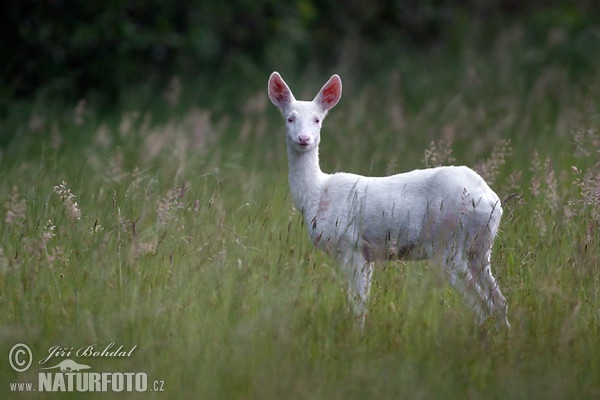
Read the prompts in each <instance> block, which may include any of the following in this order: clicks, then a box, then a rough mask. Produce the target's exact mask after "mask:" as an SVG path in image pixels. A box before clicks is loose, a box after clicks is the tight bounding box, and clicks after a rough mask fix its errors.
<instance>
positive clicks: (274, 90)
mask: <svg viewBox="0 0 600 400" xmlns="http://www.w3.org/2000/svg"><path fill="white" fill-rule="evenodd" d="M269 99H271V102H272V103H273V104H275V107H277V108H279V109H280V110H283V109H285V108H286V107H287V106H289V105H290V103H291V102H292V101H293V100H294V95H293V94H292V91H291V90H290V88H289V87H288V85H287V84H286V83H285V82H284V81H283V79H282V78H281V75H279V73H278V72H273V73H272V74H271V77H270V78H269Z"/></svg>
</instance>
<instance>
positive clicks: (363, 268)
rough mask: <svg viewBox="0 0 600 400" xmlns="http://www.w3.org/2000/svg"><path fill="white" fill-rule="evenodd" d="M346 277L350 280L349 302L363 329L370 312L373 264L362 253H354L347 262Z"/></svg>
mask: <svg viewBox="0 0 600 400" xmlns="http://www.w3.org/2000/svg"><path fill="white" fill-rule="evenodd" d="M344 266H345V268H346V271H345V272H346V277H347V279H348V301H349V303H350V305H351V306H352V311H353V312H354V317H355V318H356V322H357V324H358V325H359V327H360V328H361V329H362V328H363V327H364V324H365V317H366V315H367V312H368V302H369V293H370V291H371V279H372V277H373V263H372V262H369V261H367V260H365V258H364V257H363V256H362V254H360V253H353V254H352V255H351V256H350V257H348V258H347V259H346V260H345V265H344Z"/></svg>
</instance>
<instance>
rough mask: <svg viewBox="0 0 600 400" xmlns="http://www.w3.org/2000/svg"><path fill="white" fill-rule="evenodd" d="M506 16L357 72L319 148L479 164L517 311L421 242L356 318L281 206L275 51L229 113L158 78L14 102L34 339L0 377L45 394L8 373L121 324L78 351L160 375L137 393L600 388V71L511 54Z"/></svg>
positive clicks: (11, 256) (6, 222) (379, 279)
mask: <svg viewBox="0 0 600 400" xmlns="http://www.w3.org/2000/svg"><path fill="white" fill-rule="evenodd" d="M514 36H515V35H514V33H509V34H507V37H503V38H500V39H499V40H498V44H497V45H496V46H495V47H493V48H492V49H490V50H489V52H490V54H488V55H489V56H490V57H485V56H480V55H477V54H476V53H472V52H465V53H464V54H463V55H462V56H461V57H459V59H444V60H443V61H444V62H446V63H449V64H450V66H449V68H448V69H443V70H440V69H439V68H434V66H433V64H431V63H430V62H431V58H427V57H426V56H422V57H421V58H418V57H417V58H416V59H414V60H412V61H410V62H407V61H403V62H399V64H398V65H400V67H398V69H396V70H391V71H388V70H384V71H383V72H382V74H383V73H386V74H387V76H388V77H389V82H388V83H387V84H385V85H384V84H381V83H377V82H372V83H371V82H369V81H366V82H364V83H362V84H358V83H356V82H355V81H353V80H352V78H348V84H347V85H346V86H345V92H344V97H343V99H342V102H341V103H340V104H339V105H338V106H337V107H336V109H334V110H333V111H332V112H331V114H330V116H329V117H328V119H327V120H326V122H325V127H324V129H323V133H322V147H321V154H322V167H323V169H324V170H326V171H332V170H346V171H352V172H357V173H363V174H371V175H383V174H387V173H395V172H399V171H405V170H410V169H413V168H416V167H424V166H425V164H426V163H427V164H428V165H437V164H444V163H447V162H450V161H452V160H454V161H453V162H454V163H457V164H467V165H471V166H475V167H476V168H477V169H478V170H479V171H481V173H482V174H484V175H485V176H486V177H487V179H488V181H490V184H491V186H492V187H493V188H494V189H495V190H496V191H497V192H498V194H499V195H500V197H502V198H505V199H506V200H505V206H504V209H505V214H504V219H503V222H502V225H501V233H500V235H499V238H498V240H497V242H496V244H495V251H494V254H493V259H492V265H493V269H494V273H495V275H496V277H497V278H498V279H499V281H500V284H501V287H502V289H503V292H504V294H505V295H506V297H507V298H508V300H509V304H510V308H509V318H510V321H511V323H512V326H513V329H512V331H511V332H510V334H508V335H504V334H501V333H497V332H495V331H494V329H492V328H491V325H492V324H490V326H489V327H482V328H478V327H475V317H474V315H473V314H472V312H471V311H470V310H468V309H466V308H465V306H464V305H463V303H462V300H461V299H460V297H459V296H458V295H457V294H456V293H455V292H454V291H453V290H452V289H451V288H450V287H449V285H447V284H446V283H445V282H444V279H443V275H442V274H441V273H440V272H439V271H438V270H437V269H435V268H434V267H433V266H431V265H429V264H427V263H411V264H404V263H390V264H385V265H380V266H378V268H377V270H376V273H375V277H374V285H373V289H372V303H371V310H370V314H369V317H368V321H367V325H366V328H365V332H364V335H363V334H361V333H360V332H358V331H357V330H356V329H355V327H354V325H353V323H352V318H351V316H350V313H349V311H348V309H347V305H346V303H345V298H346V296H345V288H344V283H343V280H342V278H341V274H340V273H339V271H338V266H337V265H336V264H335V263H334V262H333V261H332V260H331V259H330V258H328V257H327V256H326V255H324V254H320V253H316V252H315V251H314V250H313V248H312V245H311V244H310V242H309V241H308V238H307V234H306V231H305V227H304V226H303V222H302V219H301V217H300V215H299V213H298V212H297V211H296V210H294V209H293V208H292V206H291V199H290V198H289V195H288V188H287V180H286V178H287V159H286V154H285V144H284V136H283V132H284V125H283V122H282V121H281V120H280V119H279V117H278V115H277V111H276V110H275V108H274V107H271V105H270V104H269V103H268V100H267V97H266V90H265V88H264V86H266V79H267V77H268V73H269V72H270V71H266V72H265V76H264V82H261V83H260V85H259V84H257V85H256V94H255V95H251V96H248V98H247V102H246V104H243V105H242V107H240V111H239V113H238V114H236V115H233V116H232V115H227V114H221V115H219V114H215V113H214V112H213V111H211V110H209V109H202V108H197V107H193V106H189V105H185V104H184V105H179V106H178V107H179V109H180V110H181V109H183V110H184V112H180V111H177V110H176V109H175V106H173V105H170V103H169V101H167V100H165V101H164V102H163V103H162V104H160V107H161V108H163V110H162V111H161V112H162V113H163V116H162V117H161V118H158V119H156V118H154V119H153V117H154V115H153V113H152V111H145V112H136V111H123V113H122V114H120V115H117V117H116V118H112V117H106V118H101V117H99V116H97V115H95V114H94V113H93V110H87V112H86V110H85V105H83V106H82V105H81V104H80V105H79V106H74V107H73V109H72V111H67V112H62V113H60V114H57V113H55V110H53V109H52V108H51V107H48V109H50V110H52V111H44V106H43V104H42V105H41V106H35V105H34V106H32V108H31V110H30V113H29V115H27V116H26V118H21V120H20V122H21V124H20V125H18V126H19V128H18V129H19V131H20V132H22V133H23V136H21V137H22V139H16V140H15V144H13V145H12V147H11V148H9V150H7V151H5V153H4V154H3V157H2V160H1V162H2V172H0V174H1V176H2V180H1V182H0V188H1V191H0V193H3V195H2V198H1V199H0V200H1V204H2V205H3V206H4V207H3V209H2V212H3V214H2V216H3V218H2V221H1V222H0V225H1V226H2V229H1V230H0V238H1V246H0V251H1V252H0V308H1V310H2V313H0V343H1V348H2V353H3V354H5V355H6V354H7V353H8V351H9V349H10V348H11V347H12V346H13V345H14V344H16V343H19V342H23V343H27V344H28V345H29V346H30V347H31V350H32V352H33V354H34V365H33V367H32V368H31V369H30V370H29V371H27V372H25V373H21V374H19V373H16V372H14V371H13V370H12V369H11V368H10V366H9V365H8V363H7V362H5V361H4V362H0V376H1V377H2V378H1V379H0V390H1V391H2V393H6V395H3V397H4V398H30V397H32V396H31V395H27V394H24V393H10V392H8V389H9V382H29V381H33V382H37V374H38V372H40V370H39V367H40V366H38V365H36V364H35V362H37V361H38V360H39V359H41V358H42V357H44V356H46V355H47V353H48V349H49V348H50V347H52V346H57V345H58V346H64V347H66V348H71V347H72V348H74V349H75V350H76V349H78V348H80V347H83V346H87V345H90V344H96V345H97V347H98V348H103V347H105V346H106V345H108V344H109V343H111V342H115V344H116V345H117V346H119V345H123V346H124V347H125V348H128V349H129V348H132V347H133V346H137V347H136V348H135V350H134V352H133V353H132V356H131V357H128V358H87V359H86V358H74V357H71V358H74V359H75V360H76V361H78V362H80V363H87V364H89V365H91V366H92V368H93V369H92V371H101V372H105V371H106V372H117V371H136V372H137V371H141V372H146V373H147V374H148V379H149V380H151V381H152V380H155V379H156V380H161V381H164V390H165V393H156V392H152V393H141V394H136V393H133V394H131V395H132V396H133V397H136V396H137V397H144V398H147V397H163V396H175V397H177V398H206V399H223V398H240V399H242V398H244V399H245V398H263V399H276V398H283V397H286V398H310V399H318V398H322V399H346V398H414V399H419V398H422V399H433V398H461V399H464V398H489V399H495V398H497V399H504V398H511V399H536V398H539V399H542V398H543V399H564V398H598V397H599V396H600V381H599V380H598V377H599V376H600V339H599V338H600V316H599V312H598V310H600V296H599V290H600V282H599V280H600V272H599V270H598V265H600V256H599V254H600V251H599V250H600V239H599V238H598V229H600V225H599V222H600V218H599V215H600V214H599V212H600V196H599V195H598V190H599V188H600V169H599V168H600V165H599V164H598V162H597V160H598V151H600V136H599V131H598V129H599V127H600V119H599V118H598V113H597V110H598V103H597V101H598V100H597V99H598V98H600V96H599V95H600V93H598V88H600V85H598V83H599V82H600V76H598V75H597V73H595V75H594V73H590V74H588V75H586V76H584V77H578V78H576V77H570V76H569V74H568V71H567V70H564V69H562V68H561V67H560V66H557V65H553V64H549V65H542V66H540V67H539V68H540V69H539V71H538V72H539V73H538V74H537V75H536V77H535V78H533V79H531V80H525V79H524V78H523V76H522V75H521V74H520V71H521V70H520V65H521V64H518V63H516V62H515V64H514V65H513V64H511V63H510V61H507V60H509V59H508V58H506V59H505V58H504V57H506V56H507V54H508V53H510V54H513V50H515V49H514V47H515V46H516V50H523V49H522V48H520V47H519V46H520V45H521V44H520V42H518V35H516V36H517V39H514ZM511 38H512V39H511ZM511 40H514V41H516V42H515V43H513V42H511ZM507 42H508V44H507ZM511 43H512V44H511ZM498 60H503V63H502V64H501V65H500V66H498V65H497V64H496V61H498ZM465 61H467V62H466V63H465ZM403 66H405V67H403ZM403 68H405V69H403ZM498 68H499V70H498ZM596 70H598V69H596ZM405 71H411V74H413V75H411V76H405V75H404V74H405V73H406V72H405ZM419 71H420V72H419ZM282 72H283V71H282ZM349 76H350V77H352V74H351V73H349ZM384 76H385V75H384ZM449 76H451V78H452V79H449ZM284 77H285V78H286V79H288V77H287V76H285V74H284ZM326 78H327V77H326V76H319V77H318V79H316V78H315V79H312V78H311V80H310V82H308V83H307V84H306V87H310V88H312V89H311V90H312V92H311V93H313V92H314V93H316V91H317V90H318V88H319V87H320V84H321V83H322V82H321V81H323V82H324V79H326ZM496 78H498V79H496ZM342 79H343V80H344V75H342ZM288 82H289V83H290V84H291V87H292V88H294V87H299V83H300V78H299V77H289V79H288ZM345 82H346V81H345ZM511 82H512V83H513V84H509V83H511ZM300 86H302V85H300ZM346 88H348V89H346ZM314 93H313V94H314ZM305 96H311V94H310V93H309V94H305ZM165 109H166V110H167V111H166V112H165ZM169 110H172V113H171V114H169ZM21 112H22V110H21ZM72 143H75V144H72ZM488 328H491V329H488ZM4 360H6V357H5V358H4ZM60 360H61V358H56V359H54V360H53V361H56V362H55V363H53V364H52V365H55V364H56V363H57V362H58V361H60ZM36 394H37V395H38V396H40V395H41V393H36ZM88 395H90V394H88ZM91 395H92V396H91V397H94V395H95V396H96V397H106V396H103V395H102V394H99V393H96V394H91ZM46 397H48V398H51V397H58V395H56V396H53V395H52V394H46ZM60 397H61V398H62V397H64V396H60ZM72 397H75V396H72ZM110 397H113V396H110ZM114 397H116V395H114Z"/></svg>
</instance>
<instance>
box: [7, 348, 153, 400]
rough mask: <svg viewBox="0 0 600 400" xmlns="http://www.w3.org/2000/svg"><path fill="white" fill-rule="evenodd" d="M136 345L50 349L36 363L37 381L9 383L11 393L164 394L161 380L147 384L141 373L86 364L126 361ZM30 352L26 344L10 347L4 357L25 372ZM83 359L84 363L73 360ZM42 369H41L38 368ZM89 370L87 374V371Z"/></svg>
mask: <svg viewBox="0 0 600 400" xmlns="http://www.w3.org/2000/svg"><path fill="white" fill-rule="evenodd" d="M136 348H137V345H135V346H132V347H126V346H124V345H120V346H117V345H116V343H115V342H111V343H109V344H108V345H106V346H98V345H97V344H91V345H86V346H82V347H77V348H76V347H64V346H52V347H50V348H49V349H48V353H47V355H46V356H45V357H44V358H42V359H41V360H39V362H38V365H40V370H39V372H38V382H37V386H35V383H34V382H22V381H20V382H13V383H10V390H11V391H12V392H36V391H37V392H107V391H112V392H123V391H124V392H132V391H136V392H146V391H161V392H162V391H164V381H162V380H154V381H151V382H148V376H147V374H146V373H145V372H96V371H94V368H92V367H91V366H90V365H88V363H89V361H93V360H90V359H94V358H128V357H131V356H132V355H133V352H134V351H135V349H136ZM33 358H34V357H33V353H32V351H31V349H30V348H29V346H28V345H26V344H24V343H19V344H16V345H14V346H13V347H12V348H11V350H10V352H9V355H8V361H9V363H10V366H11V367H12V369H13V370H14V371H16V372H19V373H20V372H25V371H27V370H28V369H29V368H30V367H31V365H32V361H33ZM73 358H84V359H86V360H89V361H85V363H82V362H78V361H75V360H73ZM92 364H93V363H92ZM42 366H43V367H42ZM88 370H91V371H88Z"/></svg>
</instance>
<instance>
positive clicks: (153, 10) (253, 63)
mask: <svg viewBox="0 0 600 400" xmlns="http://www.w3.org/2000/svg"><path fill="white" fill-rule="evenodd" d="M2 7H3V8H4V11H3V12H2V13H0V23H1V24H2V26H3V27H4V34H3V35H1V36H0V41H1V43H0V55H1V58H2V60H3V63H2V65H1V66H0V68H1V70H0V80H1V81H0V94H1V95H2V98H3V99H5V100H7V99H12V98H30V97H32V96H35V95H36V94H37V93H39V91H40V90H41V89H45V90H50V91H51V92H52V93H53V94H59V95H60V96H61V97H62V98H72V99H78V98H81V97H85V96H90V94H92V93H93V94H95V95H98V96H100V97H101V98H105V99H109V100H110V101H113V100H114V99H115V98H116V97H118V96H119V94H120V92H121V91H122V90H123V88H129V87H131V85H135V84H148V83H150V84H157V85H161V84H164V82H166V81H167V80H168V79H169V78H170V77H172V76H173V74H178V75H181V76H183V77H193V76H198V75H202V76H204V77H207V79H224V78H226V77H227V72H233V71H235V72H240V71H241V72H243V73H246V74H252V73H253V72H254V71H258V70H262V69H264V68H268V67H269V66H270V65H273V64H274V63H275V60H277V62H279V63H284V64H285V65H286V67H287V68H296V69H302V68H305V67H306V66H307V65H309V64H310V65H314V64H332V63H333V64H335V63H337V62H339V60H340V58H341V57H343V49H344V48H345V49H346V51H348V50H347V49H348V46H346V47H344V46H340V45H339V44H340V43H345V44H348V43H356V46H354V47H351V46H350V48H352V49H354V51H356V52H359V53H361V56H360V57H356V58H357V59H368V58H369V56H370V52H371V51H373V49H377V48H382V47H386V46H387V47H390V46H392V47H393V46H397V47H403V48H407V47H408V48H410V49H411V50H412V51H429V50H431V49H432V48H436V47H440V46H446V47H447V48H450V49H452V48H453V47H454V48H456V47H460V46H461V42H462V41H464V40H469V41H476V42H478V43H476V45H479V46H482V47H485V45H486V38H489V37H490V36H493V35H494V32H495V31H496V29H498V28H499V27H501V26H503V25H507V24H511V23H514V22H515V21H516V20H519V21H524V20H525V21H526V25H527V26H528V35H530V38H529V39H530V40H532V41H541V42H543V41H545V40H547V37H548V32H549V31H552V30H556V29H558V28H560V30H561V32H560V33H559V34H562V35H567V37H568V39H569V40H566V41H565V42H564V43H565V44H564V46H563V47H562V48H558V49H554V50H553V51H558V52H563V53H564V54H559V56H563V57H566V59H567V61H566V62H569V63H571V64H572V65H570V67H571V68H572V69H573V70H574V71H579V70H582V69H585V68H586V67H587V66H588V63H587V60H588V59H590V58H593V57H595V55H596V54H597V53H596V52H594V51H592V47H593V46H594V45H596V44H597V43H598V42H599V38H598V37H597V36H594V35H593V34H591V33H590V32H591V31H590V29H589V28H590V26H592V25H594V24H597V20H598V18H597V17H598V15H600V13H599V11H600V7H599V6H598V3H597V2H594V1H577V2H575V1H571V2H569V1H567V2H565V1H552V0H548V1H540V0H538V1H528V2H522V1H517V0H499V1H493V0H485V1H476V0H469V1H452V0H425V1H417V0H385V1H370V2H365V1H360V0H349V1H345V2H340V1H335V0H318V1H317V0H297V1H285V2H282V1H278V0H252V1H248V0H233V1H228V2H214V1H206V0H196V1H184V0H174V1H160V0H148V1H142V0H125V1H120V0H107V1H101V2H90V1H73V0H48V1H46V0H44V1H43V0H13V1H8V2H5V3H4V5H3V6H2ZM595 32H596V35H597V31H595ZM317 66H318V65H317Z"/></svg>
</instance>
